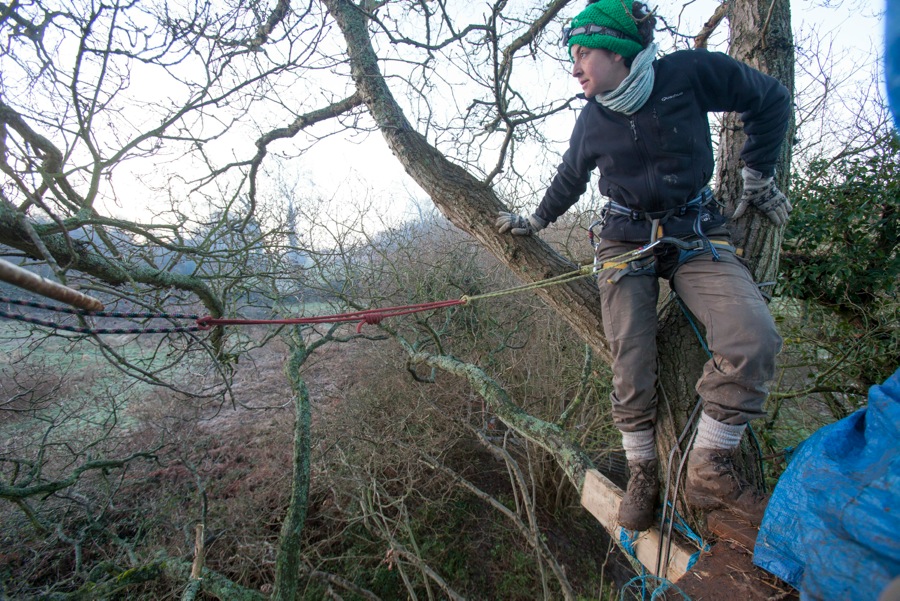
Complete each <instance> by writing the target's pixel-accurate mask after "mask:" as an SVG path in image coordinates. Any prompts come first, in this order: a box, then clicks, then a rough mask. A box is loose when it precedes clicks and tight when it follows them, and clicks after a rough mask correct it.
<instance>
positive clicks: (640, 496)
mask: <svg viewBox="0 0 900 601" xmlns="http://www.w3.org/2000/svg"><path fill="white" fill-rule="evenodd" d="M658 469H659V461H658V460H656V459H650V460H646V461H629V462H628V471H629V472H630V474H631V477H630V478H629V479H628V487H627V489H626V490H625V496H624V497H622V503H621V504H620V505H619V518H618V521H619V525H620V526H622V528H625V529H626V530H646V529H647V528H649V527H650V526H652V525H653V522H654V521H655V520H656V499H657V497H658V496H659V479H658V478H657V471H658Z"/></svg>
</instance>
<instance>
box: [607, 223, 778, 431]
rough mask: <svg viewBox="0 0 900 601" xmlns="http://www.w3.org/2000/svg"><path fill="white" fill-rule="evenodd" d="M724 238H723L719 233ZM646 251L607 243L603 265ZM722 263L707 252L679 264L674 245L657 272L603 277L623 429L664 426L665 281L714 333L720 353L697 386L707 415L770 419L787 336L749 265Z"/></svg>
mask: <svg viewBox="0 0 900 601" xmlns="http://www.w3.org/2000/svg"><path fill="white" fill-rule="evenodd" d="M716 238H721V236H716ZM638 246H640V245H639V244H634V243H630V242H617V241H613V240H603V241H602V242H601V244H600V246H599V248H598V249H597V257H598V260H599V261H600V262H601V263H602V262H603V261H604V260H606V259H609V258H612V257H615V256H617V255H620V254H622V253H625V252H628V251H630V250H633V249H635V248H637V247H638ZM719 256H720V260H719V261H713V260H712V256H711V255H710V254H709V253H704V254H699V255H696V256H694V257H692V258H691V259H689V260H688V261H686V262H685V263H683V264H682V265H678V264H677V263H678V252H677V249H675V248H674V247H671V246H669V247H666V250H665V251H663V252H662V253H660V254H658V256H657V261H656V262H655V263H654V264H653V265H652V266H651V267H650V269H649V270H647V271H644V272H640V273H636V274H631V275H627V276H625V277H622V278H620V279H619V280H618V282H616V283H614V284H612V283H609V282H608V281H607V280H608V279H609V278H610V277H612V275H613V274H614V273H615V271H616V270H615V269H606V270H601V271H600V272H599V273H598V278H597V279H598V283H599V287H600V299H601V302H602V310H603V329H604V331H605V333H606V338H607V340H608V341H609V346H610V350H611V351H612V356H613V364H612V369H613V392H612V395H611V397H612V414H613V420H614V422H615V424H616V427H618V429H619V430H620V431H623V432H639V431H641V430H647V429H649V428H652V427H653V426H654V424H655V423H656V405H657V394H656V378H657V350H656V348H657V347H656V333H657V324H658V322H657V300H658V297H659V279H658V278H659V277H665V278H667V279H669V284H670V286H671V288H672V289H673V290H674V291H675V292H676V293H677V294H678V296H679V297H680V298H681V300H682V301H683V302H684V304H685V305H686V306H687V308H688V309H689V310H690V312H691V313H692V314H693V315H694V317H695V318H696V319H697V320H698V321H699V322H700V323H702V324H703V326H704V327H705V329H706V342H707V345H708V346H709V349H710V351H711V353H712V359H710V360H709V361H708V362H707V363H706V364H705V365H704V367H703V374H702V376H701V377H700V380H699V381H698V382H697V386H696V388H697V392H698V393H699V394H700V397H701V398H702V399H703V410H704V411H705V412H706V413H707V415H709V416H710V417H712V418H713V419H715V420H717V421H720V422H723V423H726V424H731V425H739V424H744V423H747V422H748V421H750V420H751V419H754V418H757V417H762V416H764V415H765V412H764V410H763V404H764V402H765V398H766V394H767V393H768V391H767V389H766V386H765V383H766V382H767V381H769V380H771V379H772V378H773V377H774V374H775V356H776V355H777V354H778V352H779V351H780V350H781V336H779V335H778V332H777V330H776V329H775V321H774V320H773V319H772V315H771V314H770V313H769V309H768V307H767V306H766V303H765V300H764V299H763V296H762V294H761V293H760V291H759V289H758V288H757V286H756V283H755V282H754V281H753V277H752V276H751V275H750V272H749V271H748V270H747V268H746V267H745V266H744V265H743V263H741V261H740V259H738V258H737V257H736V256H735V255H734V254H733V253H731V252H727V251H721V250H720V251H719Z"/></svg>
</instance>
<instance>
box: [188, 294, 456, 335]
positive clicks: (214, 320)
mask: <svg viewBox="0 0 900 601" xmlns="http://www.w3.org/2000/svg"><path fill="white" fill-rule="evenodd" d="M466 302H467V301H466V299H462V298H458V299H455V300H445V301H437V302H433V303H419V304H417V305H403V306H400V307H385V308H384V309H366V310H364V311H353V312H350V313H337V314H335V315H320V316H318V317H294V318H289V319H225V318H220V317H212V316H209V315H207V316H206V317H201V318H200V319H198V320H197V326H199V327H200V329H201V330H208V329H210V328H212V327H213V326H248V325H263V324H264V325H272V324H277V325H294V324H306V323H344V322H350V321H359V325H358V326H356V331H357V332H361V331H362V327H363V324H370V325H377V324H379V323H381V320H383V319H386V318H388V317H399V316H401V315H410V314H412V313H420V312H422V311H430V310H432V309H443V308H445V307H455V306H456V305H464V304H466Z"/></svg>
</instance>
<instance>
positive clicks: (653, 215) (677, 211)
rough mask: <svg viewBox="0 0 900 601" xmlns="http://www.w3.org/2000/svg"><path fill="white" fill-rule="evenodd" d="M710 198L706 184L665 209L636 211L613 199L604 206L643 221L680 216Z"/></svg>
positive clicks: (700, 205)
mask: <svg viewBox="0 0 900 601" xmlns="http://www.w3.org/2000/svg"><path fill="white" fill-rule="evenodd" d="M712 199H713V193H712V190H710V189H709V186H706V187H704V188H703V189H702V190H700V192H699V193H698V194H697V196H695V197H694V198H692V199H691V200H689V201H688V202H686V203H685V204H683V205H679V206H677V207H674V208H672V209H666V210H664V211H638V210H637V209H629V208H628V207H626V206H625V205H620V204H619V203H617V202H613V201H609V204H607V205H606V206H607V208H608V210H609V212H610V213H612V214H613V215H622V216H624V217H628V218H630V219H631V220H632V221H643V220H644V219H647V220H653V219H667V218H669V217H672V216H673V215H677V216H679V217H681V216H683V215H685V214H686V213H687V212H688V211H689V210H690V209H693V208H696V207H703V206H706V205H707V204H709V203H710V202H711V201H712Z"/></svg>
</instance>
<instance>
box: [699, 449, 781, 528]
mask: <svg viewBox="0 0 900 601" xmlns="http://www.w3.org/2000/svg"><path fill="white" fill-rule="evenodd" d="M736 452H737V449H692V450H691V453H690V455H688V469H687V485H686V487H685V495H686V496H687V502H688V503H689V504H690V505H691V506H693V507H695V508H698V509H707V510H709V509H719V508H724V509H728V510H730V511H731V512H733V513H735V514H736V515H738V516H740V517H742V518H744V519H745V520H747V521H749V522H750V523H751V524H753V525H754V526H759V525H760V523H761V522H762V517H763V514H764V513H765V511H766V505H768V503H769V496H768V495H764V494H762V493H760V492H759V491H757V490H756V489H755V488H753V487H752V486H751V485H750V483H749V482H747V481H746V480H744V479H743V478H742V477H741V475H740V474H739V473H738V471H737V469H736V468H735V465H734V456H735V453H736Z"/></svg>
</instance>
